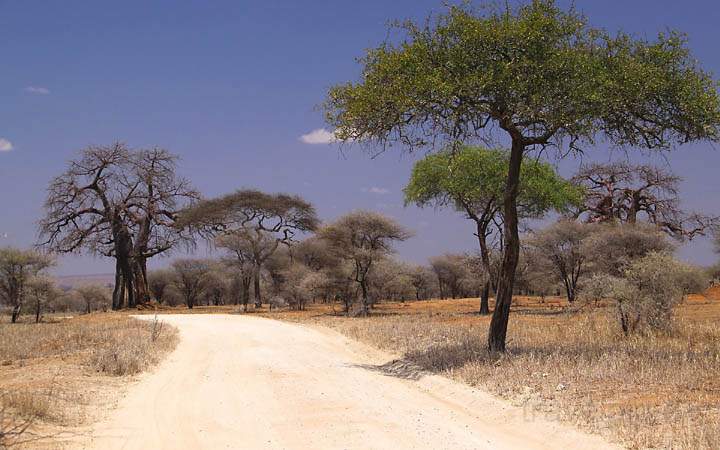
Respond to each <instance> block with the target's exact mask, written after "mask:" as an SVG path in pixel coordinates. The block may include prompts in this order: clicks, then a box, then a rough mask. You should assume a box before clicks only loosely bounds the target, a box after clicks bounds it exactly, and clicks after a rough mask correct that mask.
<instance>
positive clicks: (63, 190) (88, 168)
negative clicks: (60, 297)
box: [40, 143, 198, 309]
mask: <svg viewBox="0 0 720 450" xmlns="http://www.w3.org/2000/svg"><path fill="white" fill-rule="evenodd" d="M175 163H176V158H175V157H174V156H172V155H171V154H170V153H168V152H167V151H165V150H161V149H153V150H139V151H131V150H129V149H128V148H127V147H126V146H125V145H124V144H122V143H115V144H112V145H110V146H97V147H88V148H86V149H85V150H83V151H82V153H81V157H80V158H79V159H77V160H73V161H70V163H69V167H68V169H67V170H66V171H65V173H63V174H62V175H60V176H58V177H57V178H55V179H54V180H52V181H51V183H50V186H49V188H48V195H47V199H46V201H45V217H44V218H43V219H42V220H41V221H40V236H41V244H40V245H42V246H44V247H46V248H48V249H50V250H52V251H55V252H59V253H76V252H80V251H83V250H85V251H89V252H90V253H91V254H95V255H102V256H106V257H112V258H115V261H116V268H115V289H114V291H113V302H112V306H113V309H119V308H122V307H124V306H125V305H127V306H131V307H132V306H135V305H136V304H137V303H138V302H144V301H147V300H148V299H149V295H148V288H147V279H146V278H147V268H146V267H147V264H146V262H147V259H148V258H151V257H153V256H155V255H158V254H161V253H164V252H167V251H168V250H170V249H171V248H172V247H173V246H174V245H176V244H177V243H178V242H188V243H189V242H190V240H189V238H190V236H189V233H188V232H187V231H186V229H185V228H183V227H177V226H176V223H175V219H176V213H177V210H178V209H180V208H182V207H184V206H186V203H189V202H192V201H194V200H195V199H196V198H197V197H198V194H197V193H196V192H195V191H194V190H193V189H191V188H190V187H189V183H188V182H187V181H186V180H184V179H182V178H178V177H176V175H175Z"/></svg>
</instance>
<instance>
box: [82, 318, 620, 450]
mask: <svg viewBox="0 0 720 450" xmlns="http://www.w3.org/2000/svg"><path fill="white" fill-rule="evenodd" d="M161 319H162V320H164V321H166V322H168V323H170V324H172V325H175V326H176V327H178V328H179V329H180V333H181V342H180V344H179V345H178V348H177V349H176V350H175V351H174V352H173V353H172V355H170V356H169V357H168V359H167V360H166V361H164V362H163V363H162V364H161V365H160V367H158V368H157V369H156V370H155V371H153V372H152V373H150V374H148V375H146V376H144V377H143V378H142V379H141V380H140V381H139V382H138V383H137V384H136V385H134V386H133V387H131V389H130V391H129V393H128V395H127V396H126V397H125V398H123V399H122V400H121V401H120V404H119V405H118V409H117V410H115V411H114V412H112V413H111V414H110V417H109V418H108V419H107V420H106V421H104V422H102V423H99V424H97V425H95V426H94V427H93V429H92V433H91V436H92V438H90V439H89V441H88V442H87V443H85V444H84V447H83V448H86V449H98V450H100V449H102V450H113V449H123V450H136V449H137V450H140V449H143V450H147V449H155V450H159V449H168V450H170V449H172V450H182V449H255V448H258V449H384V448H391V449H394V450H399V449H411V448H412V449H495V450H498V449H548V450H550V449H553V450H555V449H600V448H612V447H610V446H608V445H607V444H605V443H604V442H603V441H602V440H600V439H599V438H596V437H591V436H587V435H584V434H582V433H579V432H577V431H575V430H573V429H571V428H568V427H564V426H561V425H558V424H555V423H549V422H544V421H540V420H538V419H537V418H532V417H527V416H526V415H525V414H523V411H522V410H521V409H518V408H513V407H509V406H508V405H507V404H505V403H504V402H500V401H498V400H496V399H494V398H493V397H491V396H489V395H487V394H484V393H482V392H479V391H476V390H473V389H471V388H469V387H467V386H464V385H461V384H459V383H455V382H452V381H450V380H447V379H444V378H442V377H437V376H422V375H421V374H417V373H415V372H413V371H412V370H409V369H407V368H406V367H402V366H398V365H397V364H385V363H387V362H388V361H389V359H388V356H387V355H383V354H381V353H379V352H375V351H373V350H369V349H367V348H365V347H364V346H362V345H361V344H358V343H355V342H353V341H350V340H348V339H346V338H344V337H342V336H340V335H338V334H335V333H334V332H332V331H327V332H326V331H324V330H316V329H313V328H308V327H304V326H299V325H293V324H288V323H282V322H278V321H273V320H268V319H262V318H254V317H248V316H240V315H166V316H161Z"/></svg>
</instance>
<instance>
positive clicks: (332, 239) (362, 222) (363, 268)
mask: <svg viewBox="0 0 720 450" xmlns="http://www.w3.org/2000/svg"><path fill="white" fill-rule="evenodd" d="M318 236H319V237H320V238H321V239H323V240H325V241H326V242H327V243H328V246H329V248H330V249H331V251H332V252H333V254H334V255H335V256H336V257H337V258H339V259H343V260H346V261H348V262H350V264H351V265H352V267H353V269H352V280H353V281H354V282H355V283H357V284H358V285H359V287H360V290H361V304H360V314H362V315H364V316H366V315H367V314H368V310H369V307H370V297H369V289H368V288H369V279H368V273H369V272H370V269H371V268H372V267H373V265H374V264H377V262H378V261H379V260H381V259H383V258H385V257H386V256H387V255H389V254H391V253H392V252H393V251H394V249H393V244H394V243H396V242H400V241H404V240H406V239H408V238H409V237H410V236H411V233H410V232H409V231H408V230H406V229H405V227H403V226H402V225H400V224H398V223H397V222H395V221H394V220H392V219H390V218H388V217H385V216H383V215H382V214H378V213H374V212H371V211H355V212H352V213H349V214H346V215H344V216H342V217H340V218H339V219H337V220H336V221H335V222H333V223H331V224H329V225H326V226H324V227H322V228H321V229H320V230H319V231H318Z"/></svg>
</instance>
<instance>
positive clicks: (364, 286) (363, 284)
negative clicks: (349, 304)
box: [360, 280, 369, 316]
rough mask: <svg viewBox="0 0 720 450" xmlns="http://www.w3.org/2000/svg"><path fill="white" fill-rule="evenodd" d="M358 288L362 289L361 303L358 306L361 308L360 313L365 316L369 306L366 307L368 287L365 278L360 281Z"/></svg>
mask: <svg viewBox="0 0 720 450" xmlns="http://www.w3.org/2000/svg"><path fill="white" fill-rule="evenodd" d="M360 288H361V289H362V304H361V306H360V307H361V308H362V309H361V310H360V313H361V314H362V315H363V316H367V315H368V311H369V308H368V289H367V283H366V282H365V280H363V281H361V282H360Z"/></svg>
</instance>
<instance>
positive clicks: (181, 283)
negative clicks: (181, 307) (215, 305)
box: [172, 259, 210, 309]
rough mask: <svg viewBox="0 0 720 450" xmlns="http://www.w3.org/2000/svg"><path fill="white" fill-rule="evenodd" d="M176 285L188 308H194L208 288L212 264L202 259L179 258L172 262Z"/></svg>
mask: <svg viewBox="0 0 720 450" xmlns="http://www.w3.org/2000/svg"><path fill="white" fill-rule="evenodd" d="M172 270H173V271H174V272H175V280H174V285H175V288H176V289H177V290H178V292H179V293H180V295H182V297H183V300H185V305H187V307H188V309H193V307H194V306H195V305H196V304H197V301H198V299H199V298H200V297H201V296H202V295H203V293H204V292H205V288H206V279H207V275H208V273H209V271H210V264H209V263H208V262H207V261H205V260H202V259H177V260H175V261H173V263H172Z"/></svg>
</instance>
